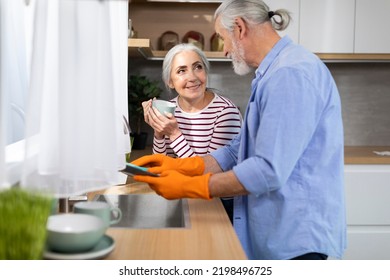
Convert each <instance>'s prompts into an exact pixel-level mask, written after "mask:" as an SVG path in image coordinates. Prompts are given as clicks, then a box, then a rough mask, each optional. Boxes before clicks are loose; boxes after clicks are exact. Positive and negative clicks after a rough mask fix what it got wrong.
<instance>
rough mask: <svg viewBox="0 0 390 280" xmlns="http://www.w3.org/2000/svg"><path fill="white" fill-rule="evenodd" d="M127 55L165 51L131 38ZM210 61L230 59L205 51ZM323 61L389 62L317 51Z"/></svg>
mask: <svg viewBox="0 0 390 280" xmlns="http://www.w3.org/2000/svg"><path fill="white" fill-rule="evenodd" d="M128 46H129V57H141V56H143V57H144V58H145V59H148V60H163V59H164V57H165V55H166V53H167V51H155V50H152V48H151V44H150V39H138V38H131V39H129V40H128ZM205 54H206V56H207V58H208V59H209V60H210V61H231V59H228V58H226V57H225V56H224V54H223V52H212V51H205ZM316 55H318V57H319V58H321V59H322V60H323V61H324V62H390V54H388V53H383V54H365V53H317V54H316Z"/></svg>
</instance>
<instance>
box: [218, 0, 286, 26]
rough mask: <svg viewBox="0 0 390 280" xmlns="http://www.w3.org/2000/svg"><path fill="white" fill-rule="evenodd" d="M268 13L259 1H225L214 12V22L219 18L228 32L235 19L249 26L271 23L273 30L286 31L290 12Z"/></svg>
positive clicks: (281, 10) (280, 10) (265, 5)
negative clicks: (239, 19)
mask: <svg viewBox="0 0 390 280" xmlns="http://www.w3.org/2000/svg"><path fill="white" fill-rule="evenodd" d="M270 12H271V11H270V9H269V7H268V5H267V4H265V3H264V2H263V1H261V0H225V1H223V2H222V4H221V5H220V6H219V7H218V9H217V10H216V11H215V13H214V20H215V19H216V18H217V17H219V16H220V17H221V24H222V26H223V27H224V28H225V29H226V30H228V31H230V32H231V31H233V28H234V20H235V19H236V18H242V19H243V20H244V21H245V22H247V23H248V24H249V25H254V24H262V23H264V22H267V21H271V23H272V27H273V28H274V29H275V30H278V31H281V30H284V29H286V28H287V26H288V25H289V23H290V20H291V16H290V12H289V11H287V10H285V9H278V10H276V11H273V12H271V13H273V14H270ZM276 17H277V18H278V19H277V18H276Z"/></svg>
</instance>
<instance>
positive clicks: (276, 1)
mask: <svg viewBox="0 0 390 280" xmlns="http://www.w3.org/2000/svg"><path fill="white" fill-rule="evenodd" d="M299 1H300V0H272V1H268V2H267V4H268V6H269V8H270V10H272V11H275V10H278V9H286V10H288V11H289V12H290V13H291V17H292V21H290V24H289V26H288V27H287V28H286V30H283V31H278V33H279V34H280V36H284V35H288V36H289V37H290V38H291V39H292V40H293V41H294V42H295V43H298V42H299Z"/></svg>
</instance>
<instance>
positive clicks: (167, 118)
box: [142, 99, 181, 141]
mask: <svg viewBox="0 0 390 280" xmlns="http://www.w3.org/2000/svg"><path fill="white" fill-rule="evenodd" d="M152 101H153V100H152V99H151V100H148V101H144V102H142V107H143V109H144V119H145V122H146V123H147V124H149V125H150V126H151V127H152V128H153V129H154V134H155V137H156V138H158V139H162V138H163V137H164V135H167V136H168V137H169V138H170V139H171V141H173V140H175V139H176V138H177V137H179V136H180V134H181V131H180V129H179V125H178V123H177V120H176V118H175V117H174V115H173V114H171V113H166V114H165V115H163V114H161V113H160V112H159V111H158V110H157V109H155V108H153V106H152Z"/></svg>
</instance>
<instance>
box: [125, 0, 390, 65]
mask: <svg viewBox="0 0 390 280" xmlns="http://www.w3.org/2000/svg"><path fill="white" fill-rule="evenodd" d="M370 3H371V4H370ZM219 4H220V3H218V2H213V3H194V2H175V3H170V2H164V3H162V2H147V1H146V0H132V2H131V3H129V16H130V18H131V19H132V24H133V27H134V29H135V30H136V31H137V34H138V38H133V39H130V40H129V56H130V57H133V56H141V55H142V56H144V57H145V58H146V59H150V60H162V59H163V58H164V56H165V54H166V51H161V50H159V38H160V36H161V34H162V33H164V32H165V31H174V32H176V33H178V35H179V38H180V40H181V39H182V38H183V36H184V35H185V33H187V32H188V31H190V30H194V31H199V32H201V33H202V34H203V35H204V39H205V48H204V50H205V52H206V55H207V57H208V58H209V59H210V61H230V59H227V58H225V57H224V55H223V52H211V51H210V38H211V36H212V35H213V33H214V26H213V15H214V12H215V10H216V9H217V7H218V6H219ZM267 4H268V5H269V7H270V9H272V10H276V9H279V8H285V9H287V10H289V11H290V12H291V13H292V17H293V20H292V22H291V23H290V25H289V26H288V27H287V29H286V30H285V31H281V32H280V34H281V35H282V36H283V35H286V34H287V35H289V36H290V37H291V38H292V40H293V41H294V42H297V43H299V44H302V45H303V46H305V47H306V48H308V49H309V50H311V51H312V52H314V53H316V54H317V55H318V56H319V57H320V58H321V59H322V60H324V61H328V62H337V61H342V62H344V61H363V62H364V61H390V37H389V36H385V35H384V34H387V30H385V29H386V28H387V23H386V15H387V14H388V13H389V10H390V9H389V7H390V2H389V1H387V0H374V4H372V1H370V0H342V1H339V0H327V1H323V0H272V1H268V2H267ZM355 5H356V9H355ZM374 9H375V10H374ZM367 11H368V12H367ZM355 21H356V22H355ZM136 41H137V43H140V45H139V46H138V45H137V44H136Z"/></svg>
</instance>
